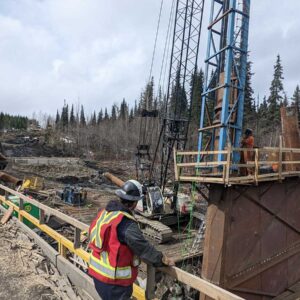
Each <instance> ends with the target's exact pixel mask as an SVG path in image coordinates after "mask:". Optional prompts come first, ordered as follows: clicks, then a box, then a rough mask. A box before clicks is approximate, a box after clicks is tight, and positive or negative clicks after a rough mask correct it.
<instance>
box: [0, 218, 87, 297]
mask: <svg viewBox="0 0 300 300" xmlns="http://www.w3.org/2000/svg"><path fill="white" fill-rule="evenodd" d="M0 247H1V250H2V252H3V253H6V255H3V256H1V258H0V281H1V285H2V286H3V287H4V286H5V288H2V289H1V290H0V299H23V300H40V299H45V300H46V299H51V300H74V299H75V300H81V299H82V300H88V299H90V298H89V297H88V296H87V295H85V294H84V293H83V291H81V290H78V289H75V288H74V287H73V286H72V285H71V283H70V281H69V279H68V277H66V276H62V275H60V274H59V272H58V271H57V269H56V268H55V267H54V266H53V265H52V264H51V263H50V261H49V260H48V259H47V258H46V256H45V255H44V254H43V252H42V251H41V249H40V248H39V247H37V246H36V245H35V244H34V243H33V242H32V240H31V239H30V238H29V237H28V236H27V235H26V234H25V233H23V232H22V231H21V230H20V229H19V228H18V227H17V226H16V224H15V221H14V220H10V221H9V222H8V223H6V224H5V225H1V226H0Z"/></svg>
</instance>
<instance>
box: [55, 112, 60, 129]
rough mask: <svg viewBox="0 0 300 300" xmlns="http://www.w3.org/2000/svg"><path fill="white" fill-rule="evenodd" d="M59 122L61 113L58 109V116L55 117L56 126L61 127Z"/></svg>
mask: <svg viewBox="0 0 300 300" xmlns="http://www.w3.org/2000/svg"><path fill="white" fill-rule="evenodd" d="M59 124H60V115H59V112H58V110H57V111H56V118H55V126H56V127H59Z"/></svg>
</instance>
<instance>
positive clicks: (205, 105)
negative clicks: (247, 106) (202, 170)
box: [198, 0, 250, 162]
mask: <svg viewBox="0 0 300 300" xmlns="http://www.w3.org/2000/svg"><path fill="white" fill-rule="evenodd" d="M249 10H250V0H224V1H221V0H212V3H211V14H210V25H209V27H208V30H209V32H208V44H207V57H206V61H205V63H206V67H205V86H204V93H203V95H202V103H201V116H200V129H199V144H198V150H199V151H201V150H220V151H222V150H224V149H225V147H227V146H229V145H231V146H233V147H239V143H240V138H241V133H242V123H243V113H244V93H245V81H246V67H247V50H248V32H249V13H250V11H249ZM199 159H200V156H199ZM217 160H218V161H222V160H223V155H222V154H218V157H217ZM238 160H239V153H234V155H233V161H234V162H238Z"/></svg>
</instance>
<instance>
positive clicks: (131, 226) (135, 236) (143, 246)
mask: <svg viewBox="0 0 300 300" xmlns="http://www.w3.org/2000/svg"><path fill="white" fill-rule="evenodd" d="M105 209H106V210H107V211H109V212H110V211H124V212H127V213H129V214H132V212H131V211H130V210H129V209H128V208H126V207H125V206H124V205H123V204H122V203H121V202H119V201H117V200H112V201H110V202H109V203H108V204H107V206H106V208H105ZM117 232H118V239H119V241H120V243H122V244H126V245H127V246H128V247H129V248H130V249H131V250H132V251H133V253H134V254H135V255H137V256H138V257H140V258H141V259H142V260H144V261H145V262H146V263H148V264H152V265H154V266H155V267H161V266H163V263H162V256H163V255H162V253H161V252H160V251H158V250H156V249H155V247H154V246H153V245H151V244H150V243H149V242H148V241H147V240H146V239H145V238H144V236H143V233H142V232H141V230H140V228H139V226H138V223H137V222H135V221H133V220H131V219H128V218H126V217H124V218H123V219H122V221H121V223H120V224H119V225H118V228H117Z"/></svg>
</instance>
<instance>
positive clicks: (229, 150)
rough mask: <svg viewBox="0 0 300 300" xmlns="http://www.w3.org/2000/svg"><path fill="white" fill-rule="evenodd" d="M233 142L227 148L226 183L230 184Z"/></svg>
mask: <svg viewBox="0 0 300 300" xmlns="http://www.w3.org/2000/svg"><path fill="white" fill-rule="evenodd" d="M231 150H232V146H231V144H229V145H228V148H227V162H226V173H225V183H226V184H227V185H229V175H230V161H231Z"/></svg>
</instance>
